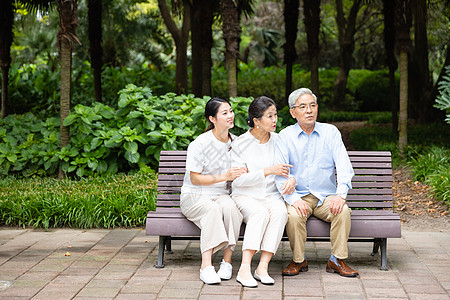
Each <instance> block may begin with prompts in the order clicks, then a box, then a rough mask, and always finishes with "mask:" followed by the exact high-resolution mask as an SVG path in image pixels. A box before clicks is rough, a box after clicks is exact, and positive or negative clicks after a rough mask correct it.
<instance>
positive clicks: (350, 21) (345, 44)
mask: <svg viewBox="0 0 450 300" xmlns="http://www.w3.org/2000/svg"><path fill="white" fill-rule="evenodd" d="M360 7H361V0H355V1H353V5H352V7H351V9H350V13H349V15H348V18H347V20H346V19H345V16H344V8H343V1H342V0H336V11H337V14H336V22H337V24H338V31H339V32H338V34H339V72H338V76H337V78H336V82H335V84H334V98H333V108H334V109H336V110H337V109H343V108H344V107H343V105H344V103H345V91H346V88H347V78H348V73H349V72H350V69H351V66H352V55H353V50H354V49H355V39H354V36H355V32H356V17H357V15H358V11H359V9H360Z"/></svg>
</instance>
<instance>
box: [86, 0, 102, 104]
mask: <svg viewBox="0 0 450 300" xmlns="http://www.w3.org/2000/svg"><path fill="white" fill-rule="evenodd" d="M88 33H89V43H90V45H89V54H90V55H91V67H92V71H93V74H94V94H95V101H97V102H102V67H103V58H102V56H103V48H102V0H89V1H88Z"/></svg>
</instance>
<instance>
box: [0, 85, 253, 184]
mask: <svg viewBox="0 0 450 300" xmlns="http://www.w3.org/2000/svg"><path fill="white" fill-rule="evenodd" d="M208 100H209V97H204V98H196V97H194V96H193V95H180V96H177V95H175V94H174V93H168V94H165V95H162V96H157V95H153V93H152V90H151V89H150V88H148V87H138V86H135V85H132V84H129V85H127V86H126V88H125V89H122V90H121V91H120V92H119V101H118V108H117V109H116V108H113V107H110V106H107V105H104V104H102V103H94V104H92V105H90V106H85V105H82V104H78V105H76V106H75V107H74V109H73V111H72V112H71V113H70V114H69V116H68V117H67V118H66V119H65V120H64V122H63V124H64V126H69V127H70V132H71V139H70V144H69V145H67V146H66V147H64V148H63V149H59V133H58V129H59V128H58V126H59V120H58V119H57V118H49V119H47V120H46V121H45V122H43V121H40V120H38V119H37V118H36V116H34V115H32V114H31V113H28V114H25V115H15V116H13V115H11V116H8V117H7V118H5V119H4V120H0V125H2V126H1V129H0V139H1V141H2V142H1V143H0V168H1V171H0V172H2V174H3V175H8V174H21V175H23V176H31V175H52V174H54V173H55V172H56V171H57V168H58V166H59V164H60V165H61V168H62V170H63V171H64V172H66V173H67V174H73V175H76V176H78V177H85V176H92V175H108V174H115V173H117V172H119V171H120V172H128V171H130V170H133V169H136V170H137V169H145V168H147V167H148V166H150V167H153V168H155V169H156V168H157V166H158V160H159V153H160V151H161V150H181V149H186V148H187V146H188V145H189V143H190V142H191V141H192V140H193V139H195V138H196V137H197V136H198V135H200V134H201V133H202V132H203V131H204V129H205V127H206V124H205V120H204V107H205V104H206V102H207V101H208ZM251 101H252V98H245V97H238V98H236V99H232V102H231V103H232V107H233V109H234V110H235V112H236V122H235V123H236V126H235V128H234V129H233V132H234V133H235V134H238V135H239V134H242V133H243V132H245V131H246V130H247V129H248V125H247V122H246V116H247V108H248V105H249V104H250V102H251Z"/></svg>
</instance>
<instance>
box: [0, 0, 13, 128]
mask: <svg viewBox="0 0 450 300" xmlns="http://www.w3.org/2000/svg"><path fill="white" fill-rule="evenodd" d="M13 23H14V7H13V2H12V0H2V1H0V67H1V69H2V91H1V93H2V100H1V110H2V113H1V117H2V119H3V118H5V117H6V115H7V113H8V109H7V103H8V78H9V75H8V74H9V68H10V66H11V45H12V42H13V31H12V30H13Z"/></svg>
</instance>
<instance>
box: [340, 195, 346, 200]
mask: <svg viewBox="0 0 450 300" xmlns="http://www.w3.org/2000/svg"><path fill="white" fill-rule="evenodd" d="M338 196H339V197H341V198H342V199H344V200H347V195H345V194H338Z"/></svg>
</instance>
